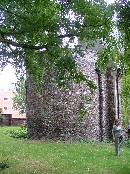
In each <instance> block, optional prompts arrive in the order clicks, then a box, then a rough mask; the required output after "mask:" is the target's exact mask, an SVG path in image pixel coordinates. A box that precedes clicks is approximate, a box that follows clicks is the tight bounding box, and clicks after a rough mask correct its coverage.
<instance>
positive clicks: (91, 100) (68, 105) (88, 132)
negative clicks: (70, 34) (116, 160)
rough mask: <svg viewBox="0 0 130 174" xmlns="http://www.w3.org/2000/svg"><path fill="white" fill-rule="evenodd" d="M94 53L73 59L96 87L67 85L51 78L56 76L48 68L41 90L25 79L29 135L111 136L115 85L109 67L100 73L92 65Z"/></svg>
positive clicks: (96, 138) (74, 138)
mask: <svg viewBox="0 0 130 174" xmlns="http://www.w3.org/2000/svg"><path fill="white" fill-rule="evenodd" d="M95 60H96V56H95V54H94V52H91V51H89V52H88V53H86V55H85V56H84V57H78V58H77V59H76V61H77V63H78V69H80V70H81V71H82V72H83V73H84V74H86V75H89V77H90V79H91V80H93V81H94V83H95V84H96V85H97V89H96V90H95V91H92V90H90V89H89V88H88V87H87V86H86V85H85V84H84V83H81V84H74V83H71V84H70V87H69V88H68V89H64V88H60V89H59V88H58V87H57V84H55V83H54V82H50V78H52V77H53V78H55V77H54V73H52V72H50V71H49V70H48V73H47V74H46V76H45V77H44V79H43V86H42V90H41V91H39V93H36V92H35V90H34V89H35V84H34V83H33V82H32V81H31V80H30V78H28V79H27V82H26V94H27V124H28V138H30V139H48V138H52V139H63V140H81V139H87V140H101V141H102V140H103V139H107V138H111V128H112V124H113V122H114V119H115V114H116V110H115V87H114V82H113V80H114V77H113V75H112V74H111V72H112V69H111V68H108V70H107V73H106V75H102V74H101V73H100V71H99V70H98V69H96V68H95Z"/></svg>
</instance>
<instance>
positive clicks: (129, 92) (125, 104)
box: [121, 74, 130, 126]
mask: <svg viewBox="0 0 130 174" xmlns="http://www.w3.org/2000/svg"><path fill="white" fill-rule="evenodd" d="M121 105H122V109H121V110H122V116H123V122H124V125H125V126H127V124H128V122H129V120H130V75H129V74H128V75H127V74H126V75H123V76H122V81H121Z"/></svg>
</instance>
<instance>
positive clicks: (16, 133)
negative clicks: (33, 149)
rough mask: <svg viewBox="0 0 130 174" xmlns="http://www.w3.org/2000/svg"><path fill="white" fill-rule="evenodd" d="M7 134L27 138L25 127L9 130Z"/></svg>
mask: <svg viewBox="0 0 130 174" xmlns="http://www.w3.org/2000/svg"><path fill="white" fill-rule="evenodd" d="M9 135H10V136H11V137H13V138H27V128H25V127H19V128H18V129H17V130H13V131H10V132H9Z"/></svg>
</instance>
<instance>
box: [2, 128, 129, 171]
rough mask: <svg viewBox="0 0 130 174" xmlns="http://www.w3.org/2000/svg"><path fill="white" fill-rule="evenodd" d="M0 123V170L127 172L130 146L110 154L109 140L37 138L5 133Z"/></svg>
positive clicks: (112, 146)
mask: <svg viewBox="0 0 130 174" xmlns="http://www.w3.org/2000/svg"><path fill="white" fill-rule="evenodd" d="M10 129H11V130H14V129H17V128H15V127H0V163H5V165H6V164H7V166H8V167H7V168H6V167H5V168H3V169H1V170H0V173H1V174H130V149H129V148H127V147H123V148H122V152H121V156H119V157H117V156H115V155H114V145H113V144H105V143H104V144H103V143H83V142H80V143H63V142H49V141H48V142H40V141H30V140H25V139H16V138H12V137H10V136H9V135H8V134H5V131H6V130H8V131H9V130H10Z"/></svg>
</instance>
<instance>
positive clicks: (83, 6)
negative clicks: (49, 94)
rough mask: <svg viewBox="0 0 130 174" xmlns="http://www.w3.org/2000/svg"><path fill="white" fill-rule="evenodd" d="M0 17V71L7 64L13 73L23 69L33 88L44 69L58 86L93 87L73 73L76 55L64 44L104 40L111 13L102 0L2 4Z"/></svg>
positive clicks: (50, 0)
mask: <svg viewBox="0 0 130 174" xmlns="http://www.w3.org/2000/svg"><path fill="white" fill-rule="evenodd" d="M0 12H1V13H0V21H1V23H0V43H1V49H0V57H1V67H4V66H5V65H6V64H7V63H11V64H13V65H14V66H15V67H16V71H17V74H18V73H21V72H22V67H26V71H27V73H29V74H30V75H31V76H32V77H33V78H34V80H35V82H36V83H38V84H39V83H40V82H41V80H42V78H43V75H44V73H45V72H46V70H48V69H51V68H55V72H56V76H57V78H56V82H57V83H58V84H59V85H60V86H65V85H66V81H70V80H74V81H75V82H76V83H78V82H80V81H85V82H86V84H87V85H88V86H90V87H94V85H93V83H92V82H91V81H90V80H89V78H87V77H85V76H84V75H83V73H82V72H77V69H76V67H77V66H76V62H75V60H74V57H76V56H77V55H81V53H82V52H81V51H79V48H78V47H77V45H75V46H74V48H73V49H72V48H70V45H71V43H72V44H74V43H75V38H77V39H78V41H85V42H86V43H88V44H90V43H91V42H90V41H91V40H94V41H95V40H96V39H98V40H100V41H102V40H103V39H105V38H106V40H107V38H109V35H110V32H112V20H111V19H112V9H111V8H110V6H107V4H106V3H105V2H104V1H100V3H99V2H96V1H86V0H80V1H75V0H71V1H68V0H65V1H63V0H59V1H58V0H44V1H43V0H34V1H30V0H26V1H25V0H22V1H17V2H16V1H14V0H11V1H10V0H2V1H1V3H0ZM65 40H68V41H67V42H65Z"/></svg>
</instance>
